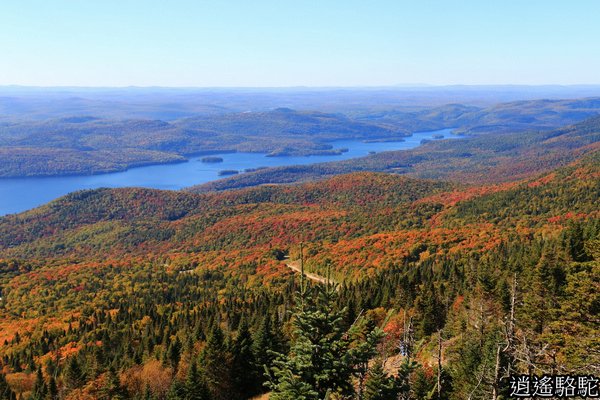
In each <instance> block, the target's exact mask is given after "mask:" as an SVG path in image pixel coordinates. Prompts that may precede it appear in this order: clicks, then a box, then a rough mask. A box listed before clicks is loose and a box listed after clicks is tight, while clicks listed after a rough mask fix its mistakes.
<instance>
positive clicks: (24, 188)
mask: <svg viewBox="0 0 600 400" xmlns="http://www.w3.org/2000/svg"><path fill="white" fill-rule="evenodd" d="M450 131H451V129H443V130H439V131H432V132H418V133H415V134H413V135H412V136H410V137H407V138H406V139H405V141H403V142H381V143H364V142H362V141H359V140H338V141H335V142H332V143H331V144H332V145H333V146H334V147H335V148H347V149H348V152H346V153H343V154H341V155H330V156H309V157H265V155H264V154H261V153H227V154H214V156H217V157H221V158H223V162H222V163H216V164H209V163H203V162H200V158H201V157H193V158H191V159H190V161H189V162H185V163H179V164H166V165H153V166H148V167H139V168H132V169H129V170H127V171H123V172H115V173H110V174H101V175H84V176H58V177H47V178H9V179H0V215H6V214H12V213H17V212H21V211H25V210H29V209H31V208H34V207H37V206H39V205H42V204H45V203H47V202H49V201H50V200H53V199H55V198H57V197H60V196H63V195H65V194H67V193H69V192H73V191H76V190H81V189H96V188H100V187H110V188H117V187H126V186H137V187H146V188H154V189H169V190H177V189H181V188H184V187H188V186H192V185H197V184H200V183H206V182H209V181H213V180H216V179H221V178H223V177H222V176H219V175H218V172H219V171H221V170H225V169H234V170H239V171H240V172H241V171H243V170H244V169H246V168H257V167H279V166H285V165H301V164H313V163H318V162H326V161H339V160H346V159H349V158H356V157H363V156H366V155H368V154H369V152H371V151H374V152H381V151H390V150H406V149H412V148H415V147H417V146H419V145H420V144H421V140H422V139H432V138H433V136H435V135H444V137H445V138H452V137H457V136H456V135H451V134H450Z"/></svg>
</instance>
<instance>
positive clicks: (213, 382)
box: [202, 324, 231, 400]
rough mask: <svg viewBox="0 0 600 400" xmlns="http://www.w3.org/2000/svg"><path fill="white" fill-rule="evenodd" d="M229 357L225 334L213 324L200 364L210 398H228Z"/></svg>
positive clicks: (229, 385)
mask: <svg viewBox="0 0 600 400" xmlns="http://www.w3.org/2000/svg"><path fill="white" fill-rule="evenodd" d="M230 364H231V357H230V355H229V352H228V351H227V346H226V345H225V336H224V334H223V331H222V330H221V328H220V327H219V326H218V325H217V324H215V325H214V327H213V329H212V331H211V332H210V335H209V336H208V340H207V341H206V347H205V348H204V350H203V352H202V366H203V372H204V377H205V379H206V385H207V386H208V390H209V392H210V395H211V399H215V400H229V399H230V394H231V375H230V374H231V370H230Z"/></svg>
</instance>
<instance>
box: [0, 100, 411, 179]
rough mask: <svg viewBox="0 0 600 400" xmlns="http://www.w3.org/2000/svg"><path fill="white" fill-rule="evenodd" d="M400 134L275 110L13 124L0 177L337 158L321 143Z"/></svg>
mask: <svg viewBox="0 0 600 400" xmlns="http://www.w3.org/2000/svg"><path fill="white" fill-rule="evenodd" d="M408 134H409V131H408V130H406V129H403V128H401V127H397V125H390V124H386V123H383V122H369V121H356V120H352V119H350V118H348V117H345V116H343V115H340V114H325V113H320V112H309V111H303V112H300V111H294V110H290V109H283V108H280V109H276V110H272V111H268V112H260V113H230V114H220V115H216V116H196V117H194V118H187V119H182V120H179V121H171V122H164V121H161V120H113V119H100V118H96V117H93V116H76V117H67V118H61V119H53V120H45V121H22V120H16V121H8V122H2V123H0V157H1V162H0V177H11V176H40V175H62V174H91V173H101V172H113V171H118V170H124V169H126V168H128V167H132V166H136V165H143V164H150V163H165V162H177V161H184V160H185V159H186V158H185V156H187V155H191V154H199V153H211V152H235V151H246V152H261V153H267V154H270V155H272V156H281V155H317V154H339V153H340V149H334V148H333V147H332V146H331V145H328V144H325V143H324V142H327V141H333V140H336V139H373V138H384V139H396V140H401V139H402V137H404V136H407V135H408Z"/></svg>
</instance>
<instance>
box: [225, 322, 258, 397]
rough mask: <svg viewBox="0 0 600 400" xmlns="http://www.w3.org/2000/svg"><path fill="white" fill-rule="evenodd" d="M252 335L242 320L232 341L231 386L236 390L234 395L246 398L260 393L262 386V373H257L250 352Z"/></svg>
mask: <svg viewBox="0 0 600 400" xmlns="http://www.w3.org/2000/svg"><path fill="white" fill-rule="evenodd" d="M252 344H253V343H252V336H251V335H250V331H249V330H248V324H246V322H245V321H244V320H242V322H241V323H240V327H239V330H238V334H237V337H236V339H235V341H234V343H233V348H232V351H231V352H232V354H233V362H232V365H231V377H232V383H233V387H234V388H235V391H236V392H237V394H236V397H237V398H240V399H246V398H249V397H253V396H254V395H256V394H258V393H260V391H261V388H262V385H261V384H262V379H261V376H262V374H260V373H259V371H262V368H261V370H259V369H258V368H257V363H256V360H255V359H254V353H253V352H252Z"/></svg>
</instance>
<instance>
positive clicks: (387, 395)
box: [363, 360, 400, 400]
mask: <svg viewBox="0 0 600 400" xmlns="http://www.w3.org/2000/svg"><path fill="white" fill-rule="evenodd" d="M399 392H400V388H399V385H398V384H397V381H396V379H394V377H391V376H389V375H388V374H386V373H385V371H384V369H383V363H382V362H381V360H377V361H376V362H375V364H374V365H373V367H371V369H370V370H369V375H368V377H367V380H366V381H365V392H364V396H363V400H388V399H395V398H396V397H397V396H398V393H399Z"/></svg>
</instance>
